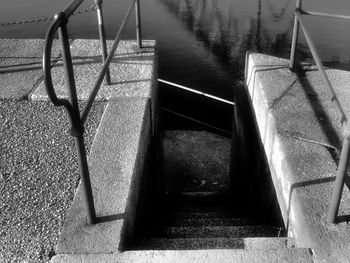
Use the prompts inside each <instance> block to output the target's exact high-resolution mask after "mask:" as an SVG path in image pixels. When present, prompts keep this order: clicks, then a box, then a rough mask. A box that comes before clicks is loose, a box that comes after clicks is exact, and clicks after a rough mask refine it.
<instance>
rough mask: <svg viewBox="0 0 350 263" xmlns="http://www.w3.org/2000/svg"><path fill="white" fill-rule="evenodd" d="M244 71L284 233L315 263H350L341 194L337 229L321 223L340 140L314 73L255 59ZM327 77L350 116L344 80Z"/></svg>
mask: <svg viewBox="0 0 350 263" xmlns="http://www.w3.org/2000/svg"><path fill="white" fill-rule="evenodd" d="M247 67H248V68H247V76H246V82H247V86H248V90H247V92H248V93H249V95H250V98H251V102H252V105H253V107H254V112H255V116H256V120H257V123H258V129H259V132H260V137H261V141H262V143H263V145H264V149H265V153H266V156H267V160H268V163H269V167H270V171H271V174H272V178H273V181H274V185H275V188H276V191H277V195H278V199H279V203H280V206H281V209H282V214H283V217H284V221H285V223H286V225H287V227H288V230H289V234H290V235H291V236H294V237H295V239H296V245H297V246H298V247H310V248H312V249H313V251H314V253H315V258H316V261H317V262H349V257H348V256H349V255H350V245H349V244H350V234H349V233H350V232H349V230H350V226H349V225H348V224H347V222H346V218H348V217H349V215H350V194H349V191H348V188H347V187H345V188H344V191H343V197H342V201H341V204H340V210H339V216H340V217H339V221H340V222H339V224H337V225H328V224H327V223H326V222H325V219H326V216H327V213H328V205H329V201H330V197H331V193H332V189H333V180H334V176H335V175H336V170H337V164H336V163H337V159H338V158H339V151H340V147H341V140H342V135H341V129H340V122H339V118H338V117H337V114H336V111H335V109H334V107H333V105H332V103H331V101H330V99H329V96H328V95H327V90H326V87H325V85H324V84H323V82H322V80H321V77H320V75H319V73H318V72H317V71H316V70H315V68H314V67H310V66H307V67H305V68H304V69H305V70H302V71H298V72H296V73H292V72H291V71H290V70H289V69H288V61H287V60H284V59H279V58H275V57H271V56H267V55H262V54H254V53H253V54H250V55H249V60H248V65H247ZM327 74H328V75H329V77H330V80H331V82H332V84H333V85H334V89H335V91H336V93H337V94H338V96H339V98H340V100H341V103H342V106H343V108H344V110H345V112H346V113H347V115H348V116H350V103H349V100H348V98H350V90H349V89H348V88H347V87H348V83H349V78H350V73H349V72H345V71H340V70H332V69H327Z"/></svg>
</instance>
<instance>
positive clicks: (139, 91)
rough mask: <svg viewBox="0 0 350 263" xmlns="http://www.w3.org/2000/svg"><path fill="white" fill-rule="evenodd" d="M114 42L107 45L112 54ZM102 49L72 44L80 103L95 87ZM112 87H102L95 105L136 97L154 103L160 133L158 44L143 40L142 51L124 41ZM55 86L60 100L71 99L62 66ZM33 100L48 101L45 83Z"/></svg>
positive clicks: (54, 76)
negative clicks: (116, 99) (111, 49)
mask: <svg viewBox="0 0 350 263" xmlns="http://www.w3.org/2000/svg"><path fill="white" fill-rule="evenodd" d="M112 44H113V41H107V48H108V50H110V48H111V46H112ZM101 54H102V51H101V47H100V42H99V40H91V39H76V40H74V41H73V42H72V44H71V55H72V58H73V68H74V76H75V84H76V89H77V93H78V99H79V100H86V99H87V98H88V97H89V95H90V92H91V90H92V88H93V87H94V84H95V81H96V80H97V76H98V75H99V73H100V70H101V69H102V58H101ZM109 69H110V74H111V84H110V85H105V84H104V82H103V83H102V84H101V88H100V90H99V92H98V94H97V96H96V101H101V100H102V101H105V100H110V99H113V98H125V97H137V98H149V99H151V110H152V129H153V132H155V131H156V130H157V127H156V126H157V123H158V103H157V98H158V92H157V88H156V87H157V85H158V57H157V52H156V41H154V40H143V41H142V48H138V47H137V44H136V41H132V40H122V41H120V43H119V45H118V48H117V50H116V52H115V56H114V58H113V59H112V61H111V64H110V67H109ZM52 82H53V86H54V88H55V92H56V94H57V96H58V97H59V98H68V91H67V87H66V82H65V79H64V71H63V66H62V62H59V63H57V64H55V67H53V68H52ZM30 98H31V99H32V100H39V101H41V100H48V96H47V93H46V90H45V84H44V82H41V83H39V84H38V87H37V88H36V89H35V91H34V92H33V93H32V94H31V96H30Z"/></svg>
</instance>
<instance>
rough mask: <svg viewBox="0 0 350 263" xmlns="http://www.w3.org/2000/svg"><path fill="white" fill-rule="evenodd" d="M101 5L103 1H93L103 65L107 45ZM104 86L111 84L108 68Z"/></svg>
mask: <svg viewBox="0 0 350 263" xmlns="http://www.w3.org/2000/svg"><path fill="white" fill-rule="evenodd" d="M102 4H103V0H95V5H96V12H97V19H98V32H99V36H100V43H101V49H102V63H105V62H106V59H107V44H106V34H105V27H104V20H103V12H102ZM105 84H106V85H110V84H111V75H110V71H109V67H108V69H107V72H106V76H105Z"/></svg>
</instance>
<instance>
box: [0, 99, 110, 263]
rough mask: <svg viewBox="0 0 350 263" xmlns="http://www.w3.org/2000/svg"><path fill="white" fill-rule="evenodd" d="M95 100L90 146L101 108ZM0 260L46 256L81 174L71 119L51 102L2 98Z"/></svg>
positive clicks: (89, 127) (88, 136)
mask: <svg viewBox="0 0 350 263" xmlns="http://www.w3.org/2000/svg"><path fill="white" fill-rule="evenodd" d="M103 109H104V104H103V103H96V104H95V106H94V108H93V110H92V111H91V115H90V118H89V120H88V123H87V126H86V136H85V141H86V146H87V150H88V151H89V149H90V146H91V143H92V138H93V136H94V133H95V131H96V128H97V125H98V123H99V120H100V118H101V115H102V113H103ZM0 123H1V125H0V149H1V154H0V182H1V183H0V211H1V223H0V261H1V262H46V261H48V260H49V258H50V257H51V256H52V255H53V253H54V250H53V247H54V245H56V243H57V241H58V237H59V234H60V227H61V225H62V224H63V221H64V217H65V215H66V213H67V209H68V208H69V206H70V203H71V201H72V199H73V196H74V192H75V188H76V186H77V183H78V179H79V171H78V167H77V159H76V155H75V147H74V141H73V138H72V137H71V136H70V135H69V128H70V127H69V120H68V117H67V115H66V112H65V111H64V110H63V109H62V108H56V107H54V106H53V105H52V104H51V103H47V102H30V101H27V100H4V99H0Z"/></svg>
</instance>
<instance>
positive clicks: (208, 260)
mask: <svg viewBox="0 0 350 263" xmlns="http://www.w3.org/2000/svg"><path fill="white" fill-rule="evenodd" d="M81 262H84V263H95V262H100V263H115V262H118V263H130V262H133V263H146V262H148V263H164V262H166V263H195V262H196V263H197V262H198V263H199V262H200V263H214V262H215V263H216V262H220V263H233V262H234V263H312V262H313V258H312V256H311V255H310V252H309V249H307V248H293V249H289V248H280V249H272V250H262V249H218V250H211V249H210V250H204V249H203V250H143V251H125V252H117V253H110V254H90V255H88V254H71V255H67V254H62V255H57V256H54V257H53V258H52V260H51V263H81Z"/></svg>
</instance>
